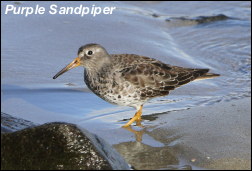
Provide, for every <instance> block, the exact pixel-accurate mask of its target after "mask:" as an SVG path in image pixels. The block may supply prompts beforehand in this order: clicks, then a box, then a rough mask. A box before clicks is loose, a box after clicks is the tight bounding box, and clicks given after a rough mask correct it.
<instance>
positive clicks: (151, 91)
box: [111, 54, 219, 99]
mask: <svg viewBox="0 0 252 171" xmlns="http://www.w3.org/2000/svg"><path fill="white" fill-rule="evenodd" d="M111 57H112V61H113V66H114V69H113V70H114V72H115V73H120V76H121V79H123V80H125V81H127V82H129V83H130V84H132V85H134V86H135V87H136V88H138V89H139V90H141V91H140V92H141V94H140V96H141V98H142V99H144V98H152V97H156V96H164V95H168V94H169V91H170V90H174V89H175V88H177V87H179V86H181V85H184V84H186V83H189V82H191V81H193V80H195V79H207V78H211V77H216V76H219V75H218V74H211V73H208V71H209V69H194V68H183V67H178V66H172V65H169V64H164V63H162V62H161V61H158V60H156V59H152V58H148V57H145V56H139V55H134V54H117V55H111Z"/></svg>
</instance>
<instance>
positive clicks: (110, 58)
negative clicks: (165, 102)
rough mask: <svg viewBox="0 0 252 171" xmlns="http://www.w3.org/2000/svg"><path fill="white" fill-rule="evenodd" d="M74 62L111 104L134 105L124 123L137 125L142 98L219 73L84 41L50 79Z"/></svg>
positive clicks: (85, 77)
mask: <svg viewBox="0 0 252 171" xmlns="http://www.w3.org/2000/svg"><path fill="white" fill-rule="evenodd" d="M77 66H82V67H84V81H85V83H86V85H87V86H88V88H89V89H90V90H91V91H92V92H94V93H95V94H96V95H97V96H99V97H100V98H102V99H104V100H105V101H107V102H110V103H112V104H117V105H122V106H130V107H134V108H136V110H137V111H136V113H135V115H134V117H133V118H131V119H130V121H128V123H126V124H125V125H124V127H128V126H130V125H131V124H132V123H133V122H135V121H136V122H137V125H139V123H140V121H141V115H142V108H143V105H144V103H145V102H146V101H148V100H150V99H152V98H154V97H159V96H166V95H168V94H169V92H170V91H171V90H174V89H175V88H178V87H180V86H181V85H184V84H187V83H189V82H191V81H193V80H197V79H207V78H213V77H217V76H219V74H214V73H208V71H209V69H195V68H183V67H179V66H172V65H170V64H165V63H162V62H161V61H158V60H156V59H153V58H149V57H145V56H140V55H135V54H109V53H108V52H107V51H106V49H105V48H104V47H102V46H101V45H99V44H87V45H84V46H81V47H80V48H79V50H78V57H77V58H75V59H74V60H73V61H72V62H71V63H70V64H68V65H67V66H66V67H64V68H63V69H62V70H61V71H59V72H58V73H57V74H56V75H55V76H54V77H53V79H56V78H57V77H58V76H60V75H61V74H63V73H65V72H66V71H68V70H70V69H72V68H75V67H77Z"/></svg>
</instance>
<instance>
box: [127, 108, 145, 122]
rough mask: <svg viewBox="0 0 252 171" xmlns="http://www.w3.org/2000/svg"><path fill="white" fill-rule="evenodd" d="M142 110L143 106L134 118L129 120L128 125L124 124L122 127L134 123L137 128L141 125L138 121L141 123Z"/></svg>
mask: <svg viewBox="0 0 252 171" xmlns="http://www.w3.org/2000/svg"><path fill="white" fill-rule="evenodd" d="M142 109H143V106H140V109H139V110H138V111H137V112H136V113H135V115H134V117H133V118H131V120H130V121H129V122H128V123H126V124H125V125H124V126H123V127H128V126H130V125H131V124H132V123H133V122H135V121H136V122H137V126H139V125H141V122H140V121H141V115H142ZM139 123H140V124H139Z"/></svg>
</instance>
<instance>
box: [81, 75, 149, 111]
mask: <svg viewBox="0 0 252 171" xmlns="http://www.w3.org/2000/svg"><path fill="white" fill-rule="evenodd" d="M84 81H85V83H86V85H87V86H88V88H89V89H90V90H91V91H92V92H94V93H95V94H96V95H97V96H99V97H100V98H102V99H104V100H105V101H107V102H109V103H112V104H117V105H121V106H131V107H137V106H139V105H141V104H143V103H144V102H145V101H146V100H143V99H141V96H140V94H141V92H140V90H138V89H136V87H134V86H133V85H131V84H130V83H129V82H128V81H125V80H120V79H118V78H117V79H116V80H115V78H114V77H113V74H111V75H99V76H93V77H91V76H89V75H88V74H87V72H86V71H85V72H84Z"/></svg>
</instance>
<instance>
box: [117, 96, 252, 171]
mask: <svg viewBox="0 0 252 171" xmlns="http://www.w3.org/2000/svg"><path fill="white" fill-rule="evenodd" d="M154 122H155V125H159V126H157V127H156V128H155V129H153V130H152V131H151V132H148V133H147V134H149V135H150V136H152V137H153V138H154V139H155V140H157V141H159V142H161V143H164V144H165V146H166V147H164V148H167V146H168V147H169V148H170V150H169V151H170V152H171V153H172V154H174V155H175V158H177V159H179V160H180V162H179V163H181V161H184V162H185V164H188V163H189V164H190V165H192V166H196V168H193V169H197V167H199V168H208V169H251V97H247V98H243V99H239V100H233V101H230V102H220V103H218V104H214V105H211V106H203V107H195V108H192V109H189V110H183V111H176V112H171V113H168V114H162V115H159V117H158V118H157V119H156V120H155V121H154ZM140 149H141V148H140ZM117 150H118V151H120V149H118V148H117ZM161 151H162V150H161ZM160 154H161V153H160ZM160 154H159V156H161V157H162V155H160ZM123 156H124V155H123ZM164 156H165V155H164ZM126 158H127V156H126ZM161 160H162V159H161ZM150 161H151V159H150ZM150 161H149V162H150ZM176 163H177V162H176ZM130 164H132V165H133V166H134V164H135V166H136V168H138V167H137V165H138V163H137V162H136V163H134V164H133V163H130ZM179 165H181V164H179Z"/></svg>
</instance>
